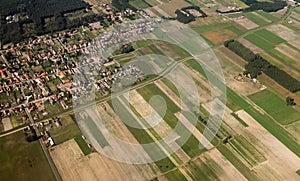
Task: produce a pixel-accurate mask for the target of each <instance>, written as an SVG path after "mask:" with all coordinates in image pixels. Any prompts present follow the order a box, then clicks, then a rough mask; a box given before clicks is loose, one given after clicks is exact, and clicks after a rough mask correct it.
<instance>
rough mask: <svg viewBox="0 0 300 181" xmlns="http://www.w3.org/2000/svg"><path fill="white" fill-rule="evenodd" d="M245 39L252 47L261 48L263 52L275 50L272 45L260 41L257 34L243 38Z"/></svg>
mask: <svg viewBox="0 0 300 181" xmlns="http://www.w3.org/2000/svg"><path fill="white" fill-rule="evenodd" d="M245 39H246V40H248V41H250V42H251V43H253V44H254V45H256V46H258V47H259V48H261V49H263V50H265V51H268V50H270V49H273V48H275V46H274V45H272V43H270V42H268V41H266V40H265V39H262V38H261V37H260V36H258V35H257V34H250V35H247V36H245Z"/></svg>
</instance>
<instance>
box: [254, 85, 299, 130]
mask: <svg viewBox="0 0 300 181" xmlns="http://www.w3.org/2000/svg"><path fill="white" fill-rule="evenodd" d="M249 98H250V99H251V100H252V101H253V102H255V103H256V104H257V105H258V106H259V107H261V108H262V109H264V110H265V111H266V112H267V113H268V114H270V115H271V116H272V117H273V118H274V119H276V120H277V121H278V122H279V123H280V124H283V125H286V124H291V123H293V122H295V121H298V120H300V114H299V112H298V111H296V110H295V109H293V108H292V107H290V106H287V105H286V103H285V100H283V99H282V98H280V97H278V96H277V95H276V94H274V93H272V92H270V91H268V90H263V91H261V92H258V93H256V94H254V95H251V96H249Z"/></svg>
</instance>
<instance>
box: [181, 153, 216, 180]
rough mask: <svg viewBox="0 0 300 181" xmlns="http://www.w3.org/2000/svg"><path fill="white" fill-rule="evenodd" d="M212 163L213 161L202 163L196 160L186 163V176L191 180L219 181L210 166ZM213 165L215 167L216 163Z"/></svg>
mask: <svg viewBox="0 0 300 181" xmlns="http://www.w3.org/2000/svg"><path fill="white" fill-rule="evenodd" d="M212 161H213V160H206V161H202V160H201V159H199V158H198V159H196V160H193V161H190V162H188V163H187V164H186V165H185V167H186V170H187V174H188V175H189V176H190V177H191V178H192V179H193V180H219V178H218V175H217V174H216V172H215V171H214V169H215V168H213V167H212V165H211V162H212ZM213 165H214V166H215V165H216V163H215V164H213Z"/></svg>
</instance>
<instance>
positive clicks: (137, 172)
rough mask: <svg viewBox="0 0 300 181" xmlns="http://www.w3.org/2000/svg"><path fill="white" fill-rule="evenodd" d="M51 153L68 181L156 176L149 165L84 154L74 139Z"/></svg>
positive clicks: (136, 178) (55, 148)
mask: <svg viewBox="0 0 300 181" xmlns="http://www.w3.org/2000/svg"><path fill="white" fill-rule="evenodd" d="M50 154H51V156H52V158H53V161H54V163H55V165H56V167H57V169H58V171H59V173H60V175H61V177H62V179H63V180H66V181H67V180H70V181H74V180H75V181H77V180H78V181H81V180H82V181H86V180H88V181H94V180H95V181H97V180H112V181H119V180H126V181H127V180H128V181H133V180H136V181H139V180H145V179H150V178H152V177H153V176H155V174H154V173H153V171H152V169H151V168H150V166H149V165H132V164H126V163H121V162H117V161H114V160H111V159H109V158H107V157H105V156H102V155H101V154H99V153H91V154H90V155H88V156H84V155H83V153H82V152H81V150H80V148H79V146H78V145H77V143H76V142H75V141H74V140H73V139H72V140H69V141H67V142H64V143H62V144H60V145H58V146H56V147H54V148H53V149H52V151H50Z"/></svg>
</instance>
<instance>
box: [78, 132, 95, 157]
mask: <svg viewBox="0 0 300 181" xmlns="http://www.w3.org/2000/svg"><path fill="white" fill-rule="evenodd" d="M75 141H76V143H77V144H78V146H79V148H80V149H81V151H82V153H83V154H84V155H88V154H90V153H92V150H91V149H90V147H89V146H88V145H87V143H86V142H85V141H84V139H83V138H82V137H81V136H78V137H76V138H75Z"/></svg>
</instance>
